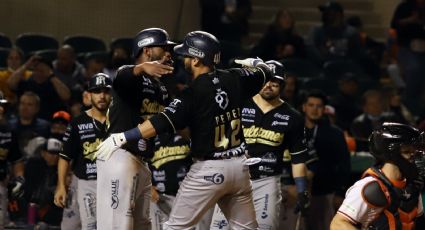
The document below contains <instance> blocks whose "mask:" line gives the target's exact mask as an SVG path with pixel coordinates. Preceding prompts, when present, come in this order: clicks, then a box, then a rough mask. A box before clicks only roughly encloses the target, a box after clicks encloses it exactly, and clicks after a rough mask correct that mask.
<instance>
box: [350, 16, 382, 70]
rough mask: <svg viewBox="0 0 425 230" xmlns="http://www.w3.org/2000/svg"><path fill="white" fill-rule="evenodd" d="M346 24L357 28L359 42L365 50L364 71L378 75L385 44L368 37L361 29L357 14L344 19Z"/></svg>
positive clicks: (361, 25)
mask: <svg viewBox="0 0 425 230" xmlns="http://www.w3.org/2000/svg"><path fill="white" fill-rule="evenodd" d="M346 22H347V25H349V26H352V27H354V28H356V29H357V31H358V32H359V35H360V44H361V46H362V48H363V49H364V50H365V52H366V55H367V57H368V60H370V62H367V63H365V64H367V65H366V66H365V71H366V72H367V73H369V74H370V75H372V76H379V75H380V68H379V67H380V65H381V62H382V58H383V55H384V51H385V45H384V44H383V43H382V42H378V41H376V40H375V39H373V38H372V37H370V36H369V35H368V34H367V33H366V32H365V31H364V30H363V22H362V20H361V19H360V17H359V16H351V17H349V18H347V20H346Z"/></svg>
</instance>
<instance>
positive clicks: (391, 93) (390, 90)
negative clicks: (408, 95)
mask: <svg viewBox="0 0 425 230" xmlns="http://www.w3.org/2000/svg"><path fill="white" fill-rule="evenodd" d="M382 95H383V98H384V99H385V101H384V103H385V110H386V112H388V113H390V114H391V115H392V116H394V119H395V121H396V122H398V123H402V124H406V125H412V126H416V122H415V120H414V118H413V115H412V113H411V112H410V111H409V109H408V108H407V107H406V106H405V105H404V104H403V103H402V102H401V96H400V90H399V89H396V88H394V87H385V88H383V89H382Z"/></svg>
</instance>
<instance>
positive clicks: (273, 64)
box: [265, 60, 286, 85]
mask: <svg viewBox="0 0 425 230" xmlns="http://www.w3.org/2000/svg"><path fill="white" fill-rule="evenodd" d="M265 63H266V64H267V65H268V66H269V68H270V70H271V72H272V73H273V75H274V77H273V78H274V79H275V80H277V81H278V82H279V83H280V84H281V85H284V83H285V81H286V74H285V67H284V66H283V64H282V63H280V62H278V61H275V60H269V61H266V62H265ZM273 78H272V79H273Z"/></svg>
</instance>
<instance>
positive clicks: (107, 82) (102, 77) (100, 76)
mask: <svg viewBox="0 0 425 230" xmlns="http://www.w3.org/2000/svg"><path fill="white" fill-rule="evenodd" d="M102 88H108V89H110V88H112V80H111V78H109V76H108V75H106V74H104V73H97V74H95V75H93V77H91V79H90V81H89V85H88V89H87V90H88V91H93V90H96V89H102Z"/></svg>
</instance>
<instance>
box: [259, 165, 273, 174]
mask: <svg viewBox="0 0 425 230" xmlns="http://www.w3.org/2000/svg"><path fill="white" fill-rule="evenodd" d="M258 171H261V172H266V173H273V172H274V169H273V168H272V167H269V166H265V165H260V166H258Z"/></svg>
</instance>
